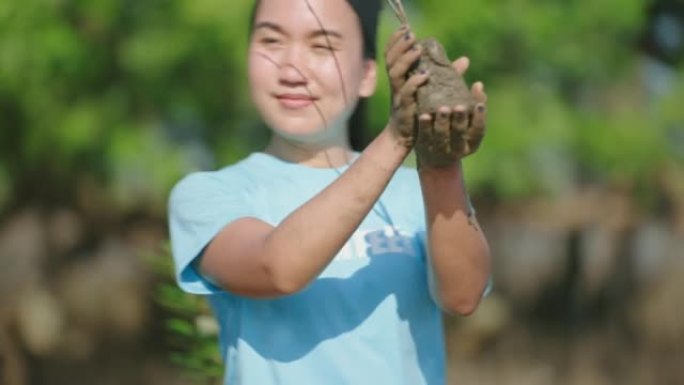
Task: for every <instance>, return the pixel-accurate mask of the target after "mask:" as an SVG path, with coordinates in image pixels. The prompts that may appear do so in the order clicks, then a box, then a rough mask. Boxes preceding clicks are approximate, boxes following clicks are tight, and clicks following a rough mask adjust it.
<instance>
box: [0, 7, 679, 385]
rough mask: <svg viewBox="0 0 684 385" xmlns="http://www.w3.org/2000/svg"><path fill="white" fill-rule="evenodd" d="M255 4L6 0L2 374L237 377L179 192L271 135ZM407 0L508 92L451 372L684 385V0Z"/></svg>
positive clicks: (496, 116) (494, 105) (544, 380)
mask: <svg viewBox="0 0 684 385" xmlns="http://www.w3.org/2000/svg"><path fill="white" fill-rule="evenodd" d="M251 3H252V1H250V0H90V1H87V0H80V1H79V0H42V1H41V0H22V1H19V0H2V1H0V384H3V385H73V384H75V385H81V384H88V385H105V384H107V385H108V384H112V385H119V384H127V385H136V384H140V385H181V384H183V385H195V384H218V383H220V380H218V378H219V377H220V373H221V370H222V368H221V365H220V358H218V356H217V351H218V350H217V349H216V345H215V343H216V342H215V339H216V326H215V324H214V322H213V319H212V318H211V316H210V315H209V313H208V312H207V308H206V305H205V304H204V302H203V300H202V299H201V298H197V297H192V296H186V295H184V294H182V293H181V292H180V291H179V290H178V289H176V288H175V286H174V285H173V281H172V279H171V275H172V267H171V265H170V263H171V258H170V256H169V252H168V245H167V230H166V211H165V210H166V199H167V196H168V192H169V189H170V188H171V186H172V185H173V184H174V183H175V182H176V181H177V180H178V179H179V178H180V177H181V176H182V175H184V174H186V173H188V172H191V171H194V170H199V169H215V168H218V167H221V166H223V165H226V164H229V163H231V162H234V161H236V160H239V159H241V158H242V157H244V156H246V155H247V154H248V153H249V152H251V151H255V150H258V149H260V148H261V146H262V145H263V144H264V143H265V141H266V139H267V136H268V133H267V131H266V130H265V129H264V128H263V127H262V125H261V124H260V123H259V122H258V120H257V119H256V114H255V112H254V110H253V109H252V107H251V106H250V104H249V98H248V95H247V87H246V76H245V74H246V72H245V50H246V45H247V21H248V14H249V8H250V6H251ZM405 3H406V7H407V9H408V10H409V17H410V19H411V23H412V26H413V28H414V30H415V31H416V32H417V34H418V35H419V36H436V37H438V38H439V39H440V40H441V41H442V43H444V45H445V46H446V47H447V50H448V52H449V53H450V54H451V55H452V57H453V58H455V57H457V56H460V55H467V56H469V57H470V58H471V63H472V65H471V70H470V71H469V73H468V74H467V76H466V78H467V80H468V81H469V82H473V81H476V80H483V81H484V82H485V84H486V89H487V92H488V95H489V107H488V108H489V127H488V133H487V137H486V138H485V141H484V143H483V146H482V148H481V150H480V152H478V153H477V154H476V155H474V156H473V157H471V158H468V159H467V160H466V161H465V164H466V169H467V178H468V187H469V191H470V193H471V196H472V200H473V201H474V203H475V206H476V208H477V210H478V216H479V218H480V221H481V223H482V225H483V227H484V230H485V232H486V234H487V236H488V238H489V240H490V243H491V246H492V249H493V258H494V261H493V266H494V281H495V286H494V290H493V292H492V294H491V295H490V296H489V297H488V298H487V299H486V300H485V301H484V302H483V303H482V305H481V307H480V310H479V311H478V312H477V313H476V314H475V315H473V316H471V317H469V318H449V319H448V322H447V326H448V333H447V341H446V342H447V346H448V351H449V381H450V382H449V383H450V384H459V385H463V384H475V385H489V384H492V385H494V384H496V385H518V384H520V385H537V384H538V385H555V384H559V385H604V384H605V385H607V384H621V385H623V384H627V385H632V384H634V385H637V384H638V385H650V384H658V385H670V384H672V385H677V384H684V369H682V364H684V64H683V61H684V1H682V0H652V1H647V0H566V1H558V0H515V1H512V0H487V1H451V0H450V1H447V0H441V1H437V0H422V1H408V2H405ZM397 25H398V23H397V21H396V19H395V18H394V17H393V15H392V14H391V13H390V12H388V11H386V12H385V14H384V15H383V22H382V25H381V30H382V32H381V34H380V37H379V39H380V42H379V43H380V46H382V45H384V42H385V41H386V39H387V36H388V35H389V34H390V33H391V31H392V29H393V28H395V27H396V26H397ZM380 51H381V50H380ZM380 68H384V65H383V64H381V67H380ZM379 89H380V90H379V92H378V93H377V95H376V96H375V97H374V98H373V99H372V100H371V101H370V108H369V112H370V120H371V125H370V126H371V127H372V131H370V132H368V136H369V137H372V136H373V135H375V134H376V133H377V132H379V130H380V129H381V128H382V127H383V126H384V124H385V122H386V120H387V116H388V110H387V108H388V105H389V102H388V90H387V89H388V86H387V79H386V77H382V79H381V84H380V88H379ZM408 163H409V164H410V163H411V160H409V162H408ZM265 332H267V331H265ZM276 343H277V342H276Z"/></svg>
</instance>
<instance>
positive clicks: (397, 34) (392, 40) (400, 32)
mask: <svg viewBox="0 0 684 385" xmlns="http://www.w3.org/2000/svg"><path fill="white" fill-rule="evenodd" d="M408 30H409V27H408V25H406V24H403V25H401V26H399V28H397V29H396V30H395V31H394V32H393V33H392V35H391V36H390V37H389V39H388V40H387V43H386V44H385V52H384V55H385V57H387V53H388V52H389V50H390V49H391V48H392V47H394V45H395V44H396V43H397V42H398V41H399V39H401V38H402V37H404V35H405V34H406V32H407V31H408Z"/></svg>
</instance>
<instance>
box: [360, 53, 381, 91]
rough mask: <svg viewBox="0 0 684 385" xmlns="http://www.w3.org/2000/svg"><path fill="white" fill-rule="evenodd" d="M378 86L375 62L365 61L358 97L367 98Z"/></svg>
mask: <svg viewBox="0 0 684 385" xmlns="http://www.w3.org/2000/svg"><path fill="white" fill-rule="evenodd" d="M377 85H378V66H377V63H376V62H375V60H372V59H366V60H364V61H363V78H362V79H361V86H360V87H359V96H360V97H362V98H368V97H370V96H371V95H373V94H374V93H375V88H376V87H377Z"/></svg>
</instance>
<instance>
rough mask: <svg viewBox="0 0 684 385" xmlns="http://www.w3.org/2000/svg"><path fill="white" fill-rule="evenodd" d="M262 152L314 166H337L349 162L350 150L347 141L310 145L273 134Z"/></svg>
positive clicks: (288, 160)
mask: <svg viewBox="0 0 684 385" xmlns="http://www.w3.org/2000/svg"><path fill="white" fill-rule="evenodd" d="M264 152H265V153H267V154H270V155H273V156H275V157H276V158H280V159H282V160H285V161H287V162H292V163H298V164H301V165H304V166H309V167H314V168H337V167H342V166H344V165H346V164H349V163H350V162H351V158H352V150H351V146H350V145H349V142H348V141H347V140H344V141H343V142H341V143H335V144H327V145H312V144H305V143H295V142H292V141H288V140H286V139H284V138H281V137H279V136H278V135H273V137H272V138H271V142H270V143H269V144H268V146H266V148H265V149H264Z"/></svg>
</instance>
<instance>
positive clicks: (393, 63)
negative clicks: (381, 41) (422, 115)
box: [385, 25, 428, 148]
mask: <svg viewBox="0 0 684 385" xmlns="http://www.w3.org/2000/svg"><path fill="white" fill-rule="evenodd" d="M420 54H421V48H420V47H419V46H418V45H417V44H416V38H415V35H414V34H413V33H412V32H411V30H410V29H409V28H408V26H406V25H404V26H402V27H400V28H399V29H398V30H397V31H395V32H394V34H392V36H391V37H390V39H389V42H388V43H387V45H386V47H385V62H386V63H387V74H388V77H389V81H390V87H391V91H392V93H391V95H392V96H391V100H392V108H391V116H390V124H389V126H390V127H391V130H392V133H393V134H394V135H395V136H396V137H397V139H398V140H399V141H400V142H401V143H402V144H403V145H405V146H406V147H407V148H411V147H413V146H414V144H415V142H416V132H417V127H416V120H415V114H416V96H415V94H416V90H417V89H418V87H419V86H421V85H422V84H423V83H425V81H426V80H427V79H428V74H426V73H416V74H414V75H412V76H407V74H408V72H409V69H410V68H411V66H412V65H413V64H414V63H415V62H416V60H418V58H419V57H420Z"/></svg>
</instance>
